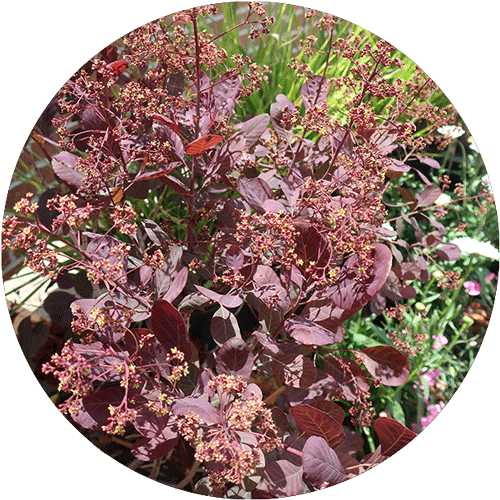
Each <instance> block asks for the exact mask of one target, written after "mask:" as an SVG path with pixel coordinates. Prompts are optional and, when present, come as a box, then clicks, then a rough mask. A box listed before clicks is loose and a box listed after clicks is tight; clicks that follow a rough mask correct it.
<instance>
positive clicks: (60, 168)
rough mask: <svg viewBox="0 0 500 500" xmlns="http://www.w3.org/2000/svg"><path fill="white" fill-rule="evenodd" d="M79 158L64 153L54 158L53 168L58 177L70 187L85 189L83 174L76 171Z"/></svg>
mask: <svg viewBox="0 0 500 500" xmlns="http://www.w3.org/2000/svg"><path fill="white" fill-rule="evenodd" d="M78 159H79V157H78V156H76V155H74V154H72V153H68V152H67V151H62V152H61V153H58V154H56V155H55V156H53V157H52V168H53V169H54V173H55V174H56V176H57V177H58V178H59V179H60V180H61V181H62V182H64V183H65V184H67V185H68V186H70V187H72V188H75V189H78V188H81V187H83V178H84V177H85V175H84V174H83V172H79V171H78V170H75V167H76V163H77V161H78Z"/></svg>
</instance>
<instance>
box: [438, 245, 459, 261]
mask: <svg viewBox="0 0 500 500" xmlns="http://www.w3.org/2000/svg"><path fill="white" fill-rule="evenodd" d="M435 252H436V255H437V256H438V257H440V258H441V259H443V260H457V259H458V258H460V256H461V255H462V251H461V250H460V248H459V247H458V246H457V245H455V244H454V243H446V244H445V245H442V246H440V247H439V248H436V250H435Z"/></svg>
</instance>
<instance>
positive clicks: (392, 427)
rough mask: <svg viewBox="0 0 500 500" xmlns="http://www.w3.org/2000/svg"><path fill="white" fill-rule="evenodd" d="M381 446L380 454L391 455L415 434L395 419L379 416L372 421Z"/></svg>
mask: <svg viewBox="0 0 500 500" xmlns="http://www.w3.org/2000/svg"><path fill="white" fill-rule="evenodd" d="M373 426H374V428H375V432H376V433H377V436H378V439H379V441H380V446H381V448H382V450H381V451H382V455H385V456H386V457H392V455H394V454H395V453H397V452H398V451H399V450H400V449H401V448H403V447H404V446H406V445H407V444H408V443H409V442H410V441H411V440H412V439H413V438H415V437H416V436H417V434H415V433H414V432H413V431H410V429H407V428H406V427H405V426H404V425H402V424H400V423H399V422H398V421H397V420H393V419H392V418H388V417H381V418H379V419H377V420H375V422H374V423H373Z"/></svg>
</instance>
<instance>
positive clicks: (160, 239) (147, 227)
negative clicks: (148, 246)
mask: <svg viewBox="0 0 500 500" xmlns="http://www.w3.org/2000/svg"><path fill="white" fill-rule="evenodd" d="M141 224H142V227H143V228H144V231H145V232H146V234H147V236H148V238H149V239H150V240H151V241H152V242H153V243H154V244H155V245H162V244H164V243H166V242H167V241H169V237H168V236H167V233H165V231H163V229H161V228H160V226H159V225H158V224H157V223H156V222H154V221H152V220H149V219H142V220H141Z"/></svg>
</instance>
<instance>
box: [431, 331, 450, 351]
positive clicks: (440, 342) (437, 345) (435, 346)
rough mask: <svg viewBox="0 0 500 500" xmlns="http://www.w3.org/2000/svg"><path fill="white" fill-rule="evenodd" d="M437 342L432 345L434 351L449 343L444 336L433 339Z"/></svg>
mask: <svg viewBox="0 0 500 500" xmlns="http://www.w3.org/2000/svg"><path fill="white" fill-rule="evenodd" d="M432 338H433V339H434V340H435V342H434V344H432V348H433V349H436V350H437V349H440V348H441V347H443V346H445V345H446V344H447V343H448V339H447V338H446V337H445V336H444V335H437V336H433V337H432Z"/></svg>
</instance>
